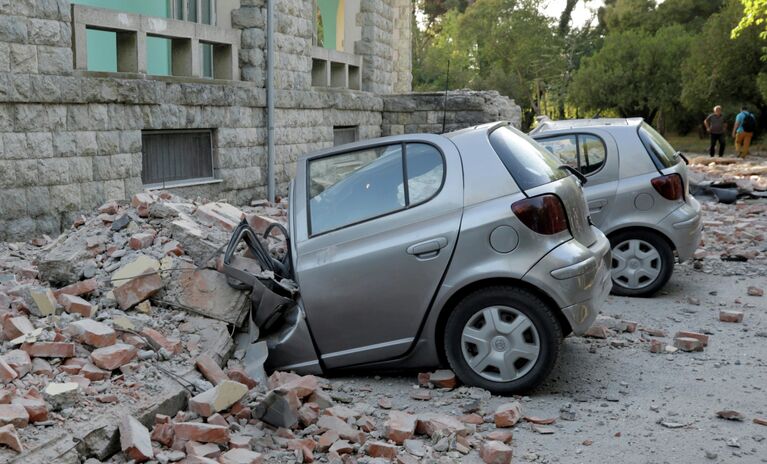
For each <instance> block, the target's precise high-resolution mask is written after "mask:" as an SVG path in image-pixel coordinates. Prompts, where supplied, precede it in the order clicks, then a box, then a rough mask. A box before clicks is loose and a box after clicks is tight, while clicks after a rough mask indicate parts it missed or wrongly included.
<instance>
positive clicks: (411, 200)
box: [291, 135, 463, 368]
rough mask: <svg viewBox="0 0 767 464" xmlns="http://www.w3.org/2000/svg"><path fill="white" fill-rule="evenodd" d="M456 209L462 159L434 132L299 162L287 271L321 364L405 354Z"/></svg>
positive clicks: (439, 270)
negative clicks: (291, 254) (290, 270)
mask: <svg viewBox="0 0 767 464" xmlns="http://www.w3.org/2000/svg"><path fill="white" fill-rule="evenodd" d="M462 206H463V175H462V169H461V160H460V156H459V154H458V152H457V149H456V148H455V146H454V145H453V144H452V143H451V142H449V141H447V140H446V139H444V138H442V137H437V136H430V135H419V136H417V137H416V138H414V137H412V136H400V137H391V138H388V139H379V140H378V141H376V142H375V144H370V143H367V144H366V143H364V142H363V143H357V144H353V145H347V146H345V147H343V148H342V149H340V150H339V149H335V150H326V151H324V152H320V153H318V154H314V155H311V156H310V157H307V158H304V159H301V160H299V162H298V167H297V172H296V180H295V184H294V189H293V197H292V198H291V210H292V213H291V229H292V230H291V233H292V235H293V241H294V242H293V246H294V250H295V256H294V260H295V274H296V281H297V283H298V286H299V289H300V293H301V295H302V298H303V302H304V309H305V312H306V316H307V319H308V322H309V326H310V329H311V332H312V335H313V338H314V340H315V342H316V346H317V348H318V350H319V354H320V356H321V359H322V362H323V364H324V365H325V366H326V367H328V368H333V367H338V366H349V365H353V364H358V363H362V362H374V361H380V360H384V359H389V358H394V357H397V356H400V355H403V354H404V353H406V352H407V351H408V349H409V348H410V347H411V346H412V344H413V343H414V340H416V337H417V334H418V331H419V329H420V327H421V325H422V322H423V320H424V317H425V315H426V313H427V311H428V309H429V306H430V304H431V301H432V299H433V296H434V294H435V292H436V290H437V288H438V286H439V283H440V281H441V279H442V277H443V275H444V273H445V271H446V268H447V266H448V263H449V261H450V258H451V255H452V253H453V250H454V247H455V243H456V240H457V238H458V231H459V228H460V221H461V212H462ZM341 326H343V327H344V328H343V329H340V327H341ZM350 327H351V328H352V329H349V328H350Z"/></svg>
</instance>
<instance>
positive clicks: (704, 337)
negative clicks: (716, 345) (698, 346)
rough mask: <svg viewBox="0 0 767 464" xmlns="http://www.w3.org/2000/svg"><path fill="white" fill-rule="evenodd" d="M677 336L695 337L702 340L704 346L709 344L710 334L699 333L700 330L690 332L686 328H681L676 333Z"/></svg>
mask: <svg viewBox="0 0 767 464" xmlns="http://www.w3.org/2000/svg"><path fill="white" fill-rule="evenodd" d="M674 337H675V338H678V337H688V338H695V339H698V340H700V342H701V343H702V344H703V346H708V335H705V334H702V333H698V332H688V331H686V330H681V331H679V332H677V333H676V335H675V336H674Z"/></svg>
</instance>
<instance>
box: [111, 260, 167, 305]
mask: <svg viewBox="0 0 767 464" xmlns="http://www.w3.org/2000/svg"><path fill="white" fill-rule="evenodd" d="M162 287H163V282H162V278H160V274H159V273H158V272H157V271H156V270H155V269H154V268H152V267H147V268H145V269H144V271H143V272H142V273H141V275H139V276H137V277H134V278H132V279H131V280H129V281H127V282H125V283H123V284H122V285H120V286H119V287H117V288H115V289H114V290H113V293H114V296H115V299H116V300H117V304H118V305H119V306H120V308H121V309H123V310H125V309H130V308H132V307H133V306H135V305H137V304H139V303H141V302H142V301H144V300H146V299H147V298H149V297H151V296H152V295H154V294H156V293H157V292H159V291H160V290H161V289H162Z"/></svg>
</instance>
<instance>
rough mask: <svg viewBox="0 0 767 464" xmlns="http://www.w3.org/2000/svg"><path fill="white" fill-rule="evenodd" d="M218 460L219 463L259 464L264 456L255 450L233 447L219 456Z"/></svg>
mask: <svg viewBox="0 0 767 464" xmlns="http://www.w3.org/2000/svg"><path fill="white" fill-rule="evenodd" d="M218 462H220V463H221V464H261V463H263V462H264V457H263V456H262V455H261V453H256V452H255V451H251V450H248V449H242V448H235V449H233V450H229V451H227V452H226V453H224V454H222V455H221V456H219V457H218Z"/></svg>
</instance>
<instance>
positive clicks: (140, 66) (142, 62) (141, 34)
mask: <svg viewBox="0 0 767 464" xmlns="http://www.w3.org/2000/svg"><path fill="white" fill-rule="evenodd" d="M146 47H147V44H146V32H145V31H138V32H136V63H137V67H136V72H137V73H141V74H146V73H147V70H148V69H149V65H148V64H147V58H146Z"/></svg>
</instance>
